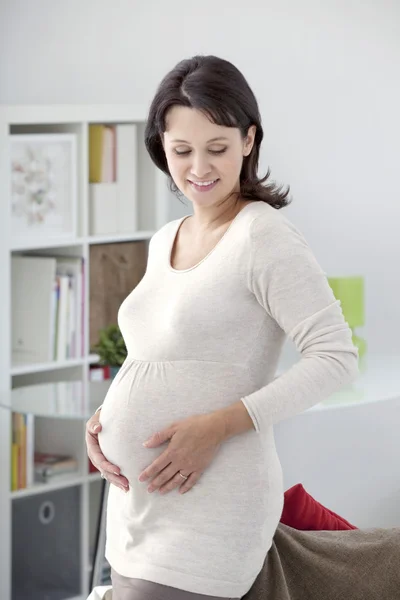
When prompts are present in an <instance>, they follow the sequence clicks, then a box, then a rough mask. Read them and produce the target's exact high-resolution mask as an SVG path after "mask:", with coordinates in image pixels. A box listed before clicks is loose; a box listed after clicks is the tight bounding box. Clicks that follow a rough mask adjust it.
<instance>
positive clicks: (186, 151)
mask: <svg viewBox="0 0 400 600" xmlns="http://www.w3.org/2000/svg"><path fill="white" fill-rule="evenodd" d="M174 152H175V154H176V155H177V156H186V155H187V154H190V150H185V151H184V152H182V151H181V152H178V150H174Z"/></svg>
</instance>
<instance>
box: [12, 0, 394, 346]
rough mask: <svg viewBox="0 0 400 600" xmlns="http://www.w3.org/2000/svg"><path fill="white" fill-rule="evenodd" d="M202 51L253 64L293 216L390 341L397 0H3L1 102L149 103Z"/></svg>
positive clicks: (269, 161) (378, 334)
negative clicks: (358, 277)
mask: <svg viewBox="0 0 400 600" xmlns="http://www.w3.org/2000/svg"><path fill="white" fill-rule="evenodd" d="M195 53H212V54H217V55H220V56H222V57H224V58H227V59H229V60H231V61H233V62H234V63H235V64H236V65H237V66H238V67H239V68H240V69H241V70H242V71H243V72H244V74H245V75H246V77H247V79H248V81H249V83H250V84H251V86H252V87H253V89H254V91H255V93H256V95H257V97H258V99H259V103H260V108H261V112H262V115H263V124H264V129H265V142H264V149H263V155H262V161H261V162H262V164H261V167H262V169H265V168H266V167H267V165H270V167H271V169H272V177H273V178H274V179H276V180H278V181H279V182H281V183H290V184H291V186H292V193H293V196H294V203H293V205H292V206H291V207H290V208H289V209H287V210H286V214H287V216H288V217H289V218H292V219H293V220H294V221H295V222H296V224H297V225H298V226H299V227H300V228H301V229H302V230H303V232H304V233H305V235H306V237H307V239H308V240H309V243H310V244H311V246H312V247H313V249H314V251H315V253H316V255H317V257H318V259H319V261H320V262H321V264H322V265H323V267H324V269H325V270H326V271H327V273H328V274H329V275H337V274H352V273H355V274H362V275H364V276H365V277H366V282H367V323H368V325H367V328H366V335H367V338H368V341H369V344H370V347H371V349H373V350H375V351H386V352H395V351H396V350H397V344H398V339H397V338H398V333H399V332H400V309H399V298H400V272H399V269H398V263H399V258H400V236H399V228H400V197H399V187H398V178H397V176H396V175H397V174H398V169H396V168H397V166H398V165H397V163H398V160H399V150H400V146H399V140H400V119H399V107H400V83H399V65H400V5H399V4H398V2H397V0H392V1H391V0H375V1H369V2H368V1H364V2H361V1H355V0H331V1H326V2H321V1H320V0H303V1H302V2H298V0H286V1H285V0H280V1H279V2H272V1H271V0H263V1H262V0H258V1H257V0H247V1H246V2H242V1H239V0H237V1H236V2H235V1H234V0H229V1H228V0H225V1H217V0H202V1H201V2H197V3H194V2H187V0H169V1H168V2H162V0H146V2H141V3H138V2H134V1H133V0H118V2H116V3H111V2H109V1H106V0H69V1H68V2H64V3H61V2H54V0H2V2H1V3H0V102H1V103H8V104H10V103H18V104H24V103H40V104H47V103H74V102H77V103H108V102H130V101H135V102H139V103H140V102H144V103H148V102H150V99H151V96H152V94H153V92H154V90H155V87H156V85H157V83H158V82H159V80H160V78H161V77H162V76H163V75H164V74H165V73H166V71H167V70H169V69H170V68H171V67H172V66H174V64H175V63H176V62H177V61H178V60H180V59H181V58H183V57H187V56H190V55H192V54H195ZM177 204H178V201H177Z"/></svg>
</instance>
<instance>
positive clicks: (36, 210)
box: [10, 133, 78, 245]
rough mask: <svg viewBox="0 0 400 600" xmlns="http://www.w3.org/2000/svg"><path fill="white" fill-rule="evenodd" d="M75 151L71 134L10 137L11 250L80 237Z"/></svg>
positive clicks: (15, 135) (73, 135) (74, 140)
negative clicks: (16, 247) (14, 246)
mask: <svg viewBox="0 0 400 600" xmlns="http://www.w3.org/2000/svg"><path fill="white" fill-rule="evenodd" d="M76 146H77V141H76V135H75V134H69V133H63V134H61V133H60V134H32V135H18V134H14V135H11V136H10V158H11V207H10V209H11V210H10V213H11V236H12V241H13V245H15V243H23V242H26V243H29V242H35V241H39V240H40V241H48V240H49V239H52V238H57V239H60V238H61V239H62V238H73V237H75V236H76V235H77V191H78V181H77V147H76Z"/></svg>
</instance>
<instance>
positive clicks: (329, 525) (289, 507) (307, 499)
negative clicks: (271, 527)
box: [281, 483, 357, 531]
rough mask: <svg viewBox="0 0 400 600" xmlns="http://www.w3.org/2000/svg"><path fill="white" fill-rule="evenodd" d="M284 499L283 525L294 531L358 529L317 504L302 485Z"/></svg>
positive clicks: (295, 487) (294, 487)
mask: <svg viewBox="0 0 400 600" xmlns="http://www.w3.org/2000/svg"><path fill="white" fill-rule="evenodd" d="M284 497H285V498H284V505H283V512H282V516H281V523H283V524H284V525H288V526H289V527H292V528H293V529H302V530H313V531H322V530H325V531H334V530H339V529H357V527H355V526H354V525H352V524H351V523H349V522H348V521H346V519H343V517H340V516H339V515H337V514H336V513H334V512H332V511H331V510H329V508H326V507H325V506H322V504H320V503H319V502H317V501H316V500H315V499H314V498H313V497H312V496H310V494H309V493H308V492H306V490H305V489H304V488H303V486H302V485H301V483H298V484H297V485H294V486H293V487H291V488H290V489H289V490H287V491H286V492H285V494H284Z"/></svg>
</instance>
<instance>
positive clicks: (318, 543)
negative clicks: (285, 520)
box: [243, 523, 400, 600]
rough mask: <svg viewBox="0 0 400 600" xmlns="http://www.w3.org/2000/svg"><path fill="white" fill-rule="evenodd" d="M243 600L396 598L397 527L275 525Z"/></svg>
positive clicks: (399, 598)
mask: <svg viewBox="0 0 400 600" xmlns="http://www.w3.org/2000/svg"><path fill="white" fill-rule="evenodd" d="M243 600H400V528H393V529H364V530H350V531H298V530H297V529H292V528H291V527H287V526H286V525H283V524H282V523H280V524H279V526H278V529H277V531H276V533H275V536H274V541H273V544H272V547H271V549H270V551H269V553H268V555H267V557H266V559H265V562H264V565H263V567H262V569H261V571H260V573H259V574H258V576H257V579H256V580H255V582H254V584H253V586H252V587H251V589H250V590H249V591H248V592H247V594H246V595H245V596H243Z"/></svg>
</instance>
